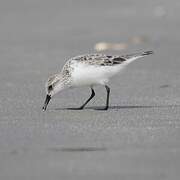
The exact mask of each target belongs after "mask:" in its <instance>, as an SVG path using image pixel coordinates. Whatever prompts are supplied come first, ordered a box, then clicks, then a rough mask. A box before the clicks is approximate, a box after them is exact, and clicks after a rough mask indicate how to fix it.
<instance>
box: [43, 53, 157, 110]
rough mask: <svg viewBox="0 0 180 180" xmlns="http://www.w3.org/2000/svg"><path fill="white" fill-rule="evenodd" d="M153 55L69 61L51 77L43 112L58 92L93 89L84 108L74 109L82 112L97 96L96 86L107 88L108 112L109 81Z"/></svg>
mask: <svg viewBox="0 0 180 180" xmlns="http://www.w3.org/2000/svg"><path fill="white" fill-rule="evenodd" d="M152 53H153V52H152V51H146V52H143V53H136V54H130V55H125V56H111V55H102V54H87V55H80V56H76V57H73V58H71V59H69V60H68V61H67V62H66V63H65V65H64V67H63V68H62V70H61V72H60V73H58V74H55V75H53V76H51V77H49V79H48V81H47V82H46V93H47V95H46V100H45V102H44V106H43V110H44V111H45V110H46V108H47V105H48V103H49V101H50V99H51V98H52V97H53V96H54V95H55V94H57V93H58V92H60V91H62V90H65V89H67V88H70V87H80V86H89V87H90V88H91V96H90V97H89V98H88V99H87V101H86V102H85V103H84V104H83V105H82V106H80V107H78V108H74V109H77V110H81V109H83V108H84V107H85V106H86V104H87V103H88V102H89V101H90V100H91V99H92V98H93V97H94V96H95V91H94V89H93V87H94V86H95V85H103V86H105V88H106V91H107V98H106V106H105V107H104V108H103V110H107V109H108V107H109V94H110V88H109V86H108V85H107V84H108V81H109V79H110V78H111V77H112V76H114V75H115V74H117V73H118V72H119V71H121V70H122V69H123V68H124V67H125V66H126V65H127V64H129V63H131V62H132V61H134V60H136V59H138V58H140V57H144V56H146V55H150V54H152Z"/></svg>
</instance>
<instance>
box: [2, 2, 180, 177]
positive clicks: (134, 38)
mask: <svg viewBox="0 0 180 180" xmlns="http://www.w3.org/2000/svg"><path fill="white" fill-rule="evenodd" d="M179 9H180V2H179V1H178V0H171V1H168V0H156V1H153V0H152V1H148V0H136V1H133V0H111V1H108V0H96V1H95V0H91V1H90V0H76V1H73V0H51V1H49V0H1V1H0V82H1V86H0V114H1V115H0V178H1V179H3V180H6V179H13V180H15V179H18V180H19V179H78V180H79V179H103V180H104V179H110V178H111V179H120V178H121V179H138V180H139V179H146V180H147V179H158V180H159V179H163V180H164V179H178V178H179V176H180V173H179V172H178V169H179V166H180V159H179V157H180V142H179V139H180V133H179V132H180V131H179V128H180V122H179V120H180V119H179V117H180V110H179V108H180V81H179V79H180V72H179V68H180V61H179V53H180V52H179V48H180V36H179V29H180V21H179V19H180V11H179ZM146 50H153V51H154V55H153V56H149V57H147V58H144V59H141V60H139V61H136V62H134V63H133V64H131V65H130V66H129V67H128V68H127V70H126V71H125V72H124V73H123V74H119V75H118V76H117V77H115V78H114V79H113V80H112V82H111V83H110V85H111V87H112V90H111V92H112V94H111V108H110V110H109V111H107V112H99V111H98V112H97V111H94V110H93V109H92V108H93V107H95V106H98V105H103V104H104V96H105V91H104V89H103V88H101V87H97V88H96V90H97V97H96V99H95V101H93V102H92V104H90V105H89V106H91V107H90V108H87V109H85V110H84V111H68V110H65V109H63V108H64V107H72V106H79V105H80V104H81V103H82V102H83V101H84V100H85V99H86V98H87V96H88V95H89V91H88V89H86V88H80V89H74V90H68V91H66V92H63V93H62V94H61V95H59V96H57V98H56V99H54V100H53V101H52V102H51V105H50V107H49V110H48V111H47V112H46V113H43V112H42V111H41V106H42V104H43V101H44V96H45V91H44V90H45V88H44V83H45V81H46V80H47V78H48V76H49V75H50V74H53V73H56V72H59V71H60V69H61V68H62V66H63V64H64V63H65V62H66V60H67V59H68V58H70V57H72V56H76V55H79V54H86V53H105V54H120V55H121V54H122V55H123V54H127V53H134V52H141V51H146Z"/></svg>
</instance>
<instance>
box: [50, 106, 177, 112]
mask: <svg viewBox="0 0 180 180" xmlns="http://www.w3.org/2000/svg"><path fill="white" fill-rule="evenodd" d="M177 107H180V105H154V106H146V105H135V106H110V107H109V110H110V109H112V110H118V109H139V108H142V109H146V108H177ZM103 108H104V106H90V107H85V108H84V109H93V110H103ZM53 110H57V111H58V110H79V111H82V110H83V109H78V108H76V107H74V108H55V109H53Z"/></svg>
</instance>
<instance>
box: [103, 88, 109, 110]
mask: <svg viewBox="0 0 180 180" xmlns="http://www.w3.org/2000/svg"><path fill="white" fill-rule="evenodd" d="M105 88H106V91H107V99H106V107H105V108H104V110H107V109H108V108H109V94H110V88H109V87H108V86H107V85H105Z"/></svg>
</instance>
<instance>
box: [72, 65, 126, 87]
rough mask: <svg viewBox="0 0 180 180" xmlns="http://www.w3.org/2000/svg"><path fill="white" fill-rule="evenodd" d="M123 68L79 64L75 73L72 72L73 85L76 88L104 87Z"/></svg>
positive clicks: (75, 67)
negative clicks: (100, 85)
mask: <svg viewBox="0 0 180 180" xmlns="http://www.w3.org/2000/svg"><path fill="white" fill-rule="evenodd" d="M122 68H123V66H122V65H116V66H93V65H86V64H82V63H78V64H76V65H75V66H74V71H73V72H72V85H73V86H75V87H76V86H89V85H97V84H102V85H104V84H106V83H107V82H108V81H109V78H111V77H112V76H114V75H115V74H116V73H118V72H119V71H120V70H121V69H122Z"/></svg>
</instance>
